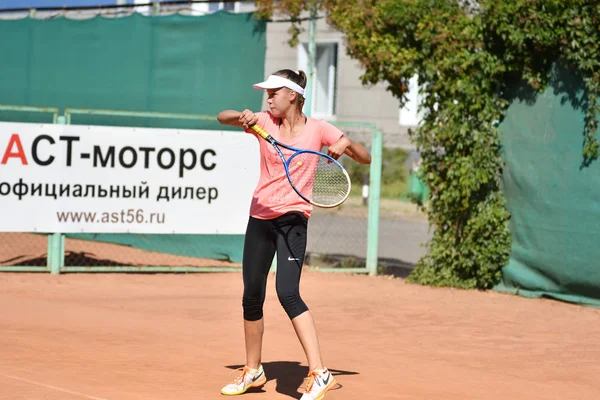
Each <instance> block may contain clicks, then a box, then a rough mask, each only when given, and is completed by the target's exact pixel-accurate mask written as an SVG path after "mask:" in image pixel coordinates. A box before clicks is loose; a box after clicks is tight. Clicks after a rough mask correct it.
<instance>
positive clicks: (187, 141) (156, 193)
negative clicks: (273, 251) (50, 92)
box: [0, 123, 259, 234]
mask: <svg viewBox="0 0 600 400" xmlns="http://www.w3.org/2000/svg"><path fill="white" fill-rule="evenodd" d="M258 161H259V157H258V143H257V142H256V139H255V138H254V137H253V136H252V135H247V134H244V133H243V132H225V131H200V130H175V129H154V128H126V127H112V126H111V127H109V126H82V125H51V124H49V125H46V124H42V125H40V124H28V123H0V210H1V211H0V212H1V216H2V217H1V218H0V231H2V232H70V233H75V232H94V233H96V232H97V233H100V232H104V233H125V232H131V233H199V234H215V233H219V234H243V233H244V232H245V228H246V223H247V221H248V211H249V206H250V201H251V198H252V192H253V190H254V186H255V185H256V182H257V181H258V174H259V164H258Z"/></svg>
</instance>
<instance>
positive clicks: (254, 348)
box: [217, 69, 371, 400]
mask: <svg viewBox="0 0 600 400" xmlns="http://www.w3.org/2000/svg"><path fill="white" fill-rule="evenodd" d="M305 86H306V74H305V73H304V72H303V71H292V70H289V69H284V70H281V71H277V72H275V73H274V74H273V75H270V76H269V77H268V79H267V80H266V81H264V82H261V83H257V84H255V85H254V88H255V89H260V90H266V91H267V95H268V99H267V103H268V105H269V109H270V110H269V111H264V112H259V113H254V112H252V111H250V110H244V111H242V112H238V111H233V110H225V111H222V112H221V113H219V115H218V116H217V118H218V120H219V122H220V123H222V124H227V125H233V126H239V127H242V128H244V130H245V131H246V132H248V133H251V134H253V135H255V136H256V137H257V138H258V140H259V143H260V177H259V180H258V184H257V186H256V189H255V191H254V196H253V198H252V203H251V205H250V218H249V221H248V227H247V229H246V236H245V241H244V252H243V258H242V276H243V280H244V294H243V298H242V307H243V311H244V334H245V340H246V365H245V367H244V368H243V371H242V373H241V375H240V376H239V377H237V378H236V379H235V380H234V381H233V382H232V383H230V384H228V385H226V386H225V387H223V389H221V393H222V394H225V395H237V394H242V393H244V392H246V390H248V389H249V388H253V387H260V386H262V385H264V384H265V383H266V382H267V378H266V377H265V373H264V370H263V367H262V365H261V352H262V339H263V332H264V320H263V303H264V301H265V292H266V285H267V276H268V273H269V269H270V266H271V261H272V260H273V257H274V255H275V252H277V274H276V288H277V296H278V298H279V301H280V303H281V305H282V306H283V308H284V310H285V312H286V313H287V315H288V316H289V318H290V320H291V321H292V325H293V327H294V330H295V331H296V335H297V336H298V339H299V340H300V343H301V345H302V348H303V349H304V352H305V354H306V358H307V360H308V366H309V371H310V372H309V374H308V377H309V379H308V383H307V386H306V390H305V393H304V395H303V396H302V399H301V400H321V399H323V398H324V396H325V393H326V392H327V391H328V390H329V389H331V388H332V387H333V386H334V385H335V379H334V378H333V376H332V375H331V372H329V370H328V369H327V368H325V366H324V365H323V361H322V359H321V351H320V348H319V341H318V337H317V330H316V328H315V323H314V320H313V317H312V315H311V313H310V311H309V310H308V307H307V306H306V304H305V303H304V301H302V298H301V297H300V275H301V272H302V265H303V262H304V254H305V251H306V232H307V226H308V218H309V217H310V214H311V211H312V205H311V204H310V203H308V202H306V201H304V200H303V199H302V198H301V197H300V196H298V194H297V193H296V192H294V190H293V189H292V187H291V186H290V184H289V182H288V181H287V177H286V174H285V170H284V166H283V163H282V162H281V159H280V158H279V156H278V154H277V152H276V151H275V149H274V148H273V146H272V145H271V144H270V143H268V142H267V141H265V140H263V139H262V138H260V137H259V136H258V135H257V134H256V133H255V132H254V131H253V130H252V129H251V128H252V126H254V125H255V124H259V126H261V127H263V128H264V129H265V130H266V131H267V132H269V133H270V134H271V136H273V137H274V138H275V139H276V140H277V141H279V142H281V143H284V144H286V145H290V146H294V147H297V148H301V149H307V150H316V151H321V149H322V147H323V146H328V148H329V149H328V154H329V155H330V156H331V157H333V158H335V159H338V158H339V157H340V156H341V155H342V154H346V155H348V156H350V157H351V158H353V159H354V160H356V161H358V162H359V163H361V164H370V163H371V155H370V154H369V152H368V151H367V150H366V149H365V148H364V147H363V146H362V145H360V144H359V143H356V142H354V141H352V140H350V139H348V138H347V137H345V136H344V135H343V133H342V132H341V131H340V130H339V129H337V128H336V127H334V126H333V125H331V124H329V123H327V122H325V121H322V120H317V119H313V118H307V117H306V116H305V115H304V114H303V113H302V106H303V104H304V88H305Z"/></svg>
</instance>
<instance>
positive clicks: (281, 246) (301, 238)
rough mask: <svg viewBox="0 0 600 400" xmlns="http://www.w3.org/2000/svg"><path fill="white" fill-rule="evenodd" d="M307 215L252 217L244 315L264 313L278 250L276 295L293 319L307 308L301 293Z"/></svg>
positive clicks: (249, 318)
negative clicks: (267, 217) (273, 263)
mask: <svg viewBox="0 0 600 400" xmlns="http://www.w3.org/2000/svg"><path fill="white" fill-rule="evenodd" d="M307 227H308V219H307V218H306V217H305V216H304V214H302V213H298V212H291V213H287V214H284V215H282V216H280V217H277V218H275V219H270V220H262V219H257V218H253V217H250V219H249V221H248V228H247V229H246V238H245V240H244V255H243V260H242V275H243V277H244V297H243V299H242V306H243V308H244V319H245V320H247V321H258V320H259V319H261V318H262V317H263V304H264V302H265V294H266V289H267V276H268V274H269V270H270V267H271V261H273V257H274V255H275V251H277V276H276V281H275V284H276V288H277V297H278V298H279V302H280V303H281V305H282V306H283V308H284V310H285V312H286V313H287V315H288V316H289V318H290V319H293V318H295V317H297V316H298V315H300V314H302V313H303V312H305V311H307V310H308V307H307V306H306V304H304V301H302V298H301V297H300V274H301V272H302V264H303V262H304V253H305V252H306V230H307Z"/></svg>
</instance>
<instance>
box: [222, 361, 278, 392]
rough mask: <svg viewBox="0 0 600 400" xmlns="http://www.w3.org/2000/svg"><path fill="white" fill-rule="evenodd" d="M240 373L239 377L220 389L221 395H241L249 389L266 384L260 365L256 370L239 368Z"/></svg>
mask: <svg viewBox="0 0 600 400" xmlns="http://www.w3.org/2000/svg"><path fill="white" fill-rule="evenodd" d="M241 371H242V374H241V375H240V376H238V377H237V378H235V379H234V380H233V382H231V383H230V384H229V385H226V386H225V387H223V389H221V394H224V395H227V396H233V395H236V394H242V393H245V392H246V390H248V389H250V388H255V387H260V386H262V385H264V384H265V383H267V377H266V376H265V371H264V370H263V366H262V365H260V366H259V367H258V369H252V368H248V367H244V368H241Z"/></svg>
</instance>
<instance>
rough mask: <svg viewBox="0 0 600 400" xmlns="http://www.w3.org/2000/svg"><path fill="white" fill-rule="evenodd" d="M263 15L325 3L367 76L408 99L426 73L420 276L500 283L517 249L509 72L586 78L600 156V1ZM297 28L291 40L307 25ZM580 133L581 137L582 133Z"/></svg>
mask: <svg viewBox="0 0 600 400" xmlns="http://www.w3.org/2000/svg"><path fill="white" fill-rule="evenodd" d="M257 4H258V5H259V7H260V12H261V15H263V16H270V15H272V13H273V12H275V11H279V12H283V13H284V14H287V15H289V16H291V17H292V19H293V20H296V21H298V20H299V18H300V17H301V16H302V12H304V11H307V10H311V8H312V7H316V8H318V9H319V10H321V11H324V12H325V13H326V15H327V18H328V21H329V23H330V24H332V25H333V26H334V27H336V28H337V29H339V30H340V31H341V32H343V33H344V34H345V35H346V42H347V47H348V53H349V55H350V56H351V57H353V58H355V59H356V60H358V61H359V62H360V64H361V65H362V67H363V68H364V70H365V73H364V74H363V75H362V81H363V83H364V84H375V83H378V82H386V83H387V85H388V90H389V91H390V92H392V93H393V94H394V95H395V96H396V97H397V98H398V99H400V102H401V103H403V102H404V101H405V100H406V92H407V87H408V82H409V79H410V78H411V77H413V76H414V75H417V76H418V81H419V86H420V91H421V94H422V95H423V98H424V100H423V102H422V104H421V107H422V109H423V110H424V111H425V117H424V120H423V122H422V124H421V125H420V126H419V127H418V128H417V129H416V130H415V131H414V132H411V138H412V141H413V142H414V143H415V144H416V146H417V149H418V150H419V151H420V152H421V155H422V157H423V164H422V166H421V168H422V171H423V178H424V179H425V181H426V182H427V184H428V187H429V189H430V191H431V205H430V207H429V208H428V210H427V212H428V217H429V221H430V224H431V225H432V227H433V237H432V239H431V241H430V242H429V243H428V253H427V255H426V256H424V257H423V258H422V259H421V260H420V261H419V262H418V264H417V267H416V268H415V270H414V271H413V272H412V273H411V275H410V276H409V280H410V281H412V282H418V283H422V284H428V285H439V286H455V287H461V288H489V287H491V286H493V285H494V284H495V283H497V282H498V280H499V279H500V276H501V267H502V266H503V265H505V264H506V263H507V261H508V256H509V252H510V235H509V230H508V219H509V215H508V213H507V211H506V208H505V199H504V196H503V195H502V192H501V191H500V181H501V173H502V166H503V164H502V159H501V156H500V137H499V132H498V129H497V128H496V127H495V124H494V122H496V121H500V120H501V119H502V116H503V113H504V112H505V110H506V108H507V107H508V105H509V103H510V99H508V98H507V97H506V86H505V85H506V84H507V83H510V82H518V81H525V82H527V83H529V85H530V86H531V87H532V88H533V89H534V90H535V91H538V92H540V91H542V90H544V89H545V88H546V86H547V84H548V80H549V76H550V74H549V71H550V68H551V67H552V65H553V63H554V62H556V61H560V62H561V63H564V64H566V65H567V67H568V68H570V69H571V70H572V71H574V72H575V73H578V74H579V75H580V76H581V77H582V78H583V81H584V83H585V87H586V89H587V99H586V100H587V102H586V125H585V132H583V146H582V166H587V165H589V163H591V162H592V161H594V160H596V159H597V158H598V141H597V139H596V136H595V135H596V130H597V126H598V123H597V116H598V114H599V112H600V108H599V105H598V87H599V85H600V2H597V1H590V0H503V1H498V0H494V1H491V0H482V1H468V0H323V1H317V0H281V1H279V2H273V1H272V0H259V1H257ZM298 26H299V25H298V24H296V29H295V30H294V29H293V30H292V31H291V33H292V37H291V42H292V43H293V42H294V40H295V36H296V35H297V33H298V32H299V30H298V29H297V27H298ZM573 140H581V136H579V137H574V138H573Z"/></svg>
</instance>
